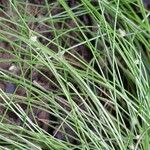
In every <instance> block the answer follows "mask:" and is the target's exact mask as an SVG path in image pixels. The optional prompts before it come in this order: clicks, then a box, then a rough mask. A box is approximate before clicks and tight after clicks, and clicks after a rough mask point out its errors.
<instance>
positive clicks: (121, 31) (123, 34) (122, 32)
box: [118, 28, 126, 37]
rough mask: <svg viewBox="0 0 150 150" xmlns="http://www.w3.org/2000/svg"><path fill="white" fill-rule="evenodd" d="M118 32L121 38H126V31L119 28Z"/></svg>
mask: <svg viewBox="0 0 150 150" xmlns="http://www.w3.org/2000/svg"><path fill="white" fill-rule="evenodd" d="M118 32H119V34H120V36H121V37H124V36H126V31H125V30H122V29H120V28H119V29H118Z"/></svg>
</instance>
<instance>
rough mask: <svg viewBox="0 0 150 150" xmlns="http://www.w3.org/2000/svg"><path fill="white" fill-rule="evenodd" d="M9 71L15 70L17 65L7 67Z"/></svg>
mask: <svg viewBox="0 0 150 150" xmlns="http://www.w3.org/2000/svg"><path fill="white" fill-rule="evenodd" d="M8 70H9V71H11V72H17V70H18V69H17V67H16V66H15V65H14V64H12V65H11V66H10V67H9V69H8Z"/></svg>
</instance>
